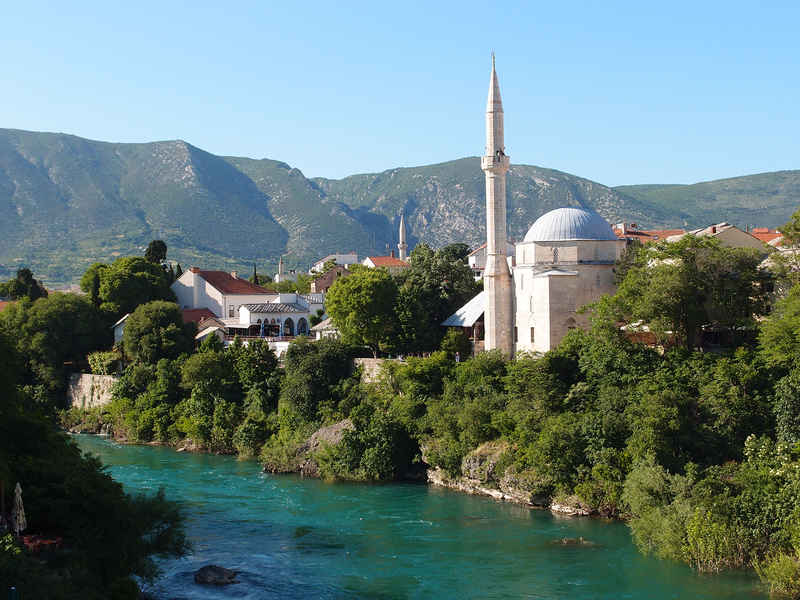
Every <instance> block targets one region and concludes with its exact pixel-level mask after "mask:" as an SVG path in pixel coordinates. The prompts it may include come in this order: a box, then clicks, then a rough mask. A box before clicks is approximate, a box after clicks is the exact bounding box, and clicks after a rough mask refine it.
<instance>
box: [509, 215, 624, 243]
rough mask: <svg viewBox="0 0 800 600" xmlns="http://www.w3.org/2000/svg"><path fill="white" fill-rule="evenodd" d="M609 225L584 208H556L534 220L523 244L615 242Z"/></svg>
mask: <svg viewBox="0 0 800 600" xmlns="http://www.w3.org/2000/svg"><path fill="white" fill-rule="evenodd" d="M618 239H619V238H618V237H617V236H616V235H615V234H614V230H613V229H611V225H609V224H608V221H606V220H605V219H604V218H603V217H601V216H600V215H599V214H597V213H596V212H594V211H593V210H588V209H585V208H557V209H555V210H551V211H550V212H548V213H545V214H543V215H542V216H541V217H539V218H538V219H536V221H535V222H534V224H533V225H531V228H530V229H528V233H527V234H525V239H524V240H523V241H525V242H557V241H561V240H600V241H610V240H613V241H616V240H618Z"/></svg>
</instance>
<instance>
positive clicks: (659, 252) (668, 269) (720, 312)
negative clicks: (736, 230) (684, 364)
mask: <svg viewBox="0 0 800 600" xmlns="http://www.w3.org/2000/svg"><path fill="white" fill-rule="evenodd" d="M762 259H763V253H760V252H758V251H757V250H752V249H747V248H725V247H722V246H721V245H720V243H719V240H716V239H714V238H711V237H694V236H691V235H688V236H685V237H684V238H683V239H682V240H680V241H679V242H675V243H667V242H663V243H661V244H657V245H653V246H646V247H643V248H640V249H639V250H638V252H637V254H636V258H635V259H634V260H632V261H631V263H632V264H630V265H628V266H627V272H626V273H625V278H624V280H623V281H622V283H621V284H620V286H619V288H618V290H617V293H616V294H615V295H614V296H613V297H612V298H611V299H610V300H609V301H601V302H598V303H596V304H595V305H594V308H595V314H598V312H605V316H606V317H608V318H609V319H612V320H613V319H617V320H623V321H625V322H628V323H630V322H633V321H643V322H645V323H646V324H647V325H648V326H649V327H650V329H651V331H653V332H654V333H655V334H656V335H658V336H659V337H660V338H661V339H662V340H664V341H667V340H668V339H669V338H670V336H674V338H675V340H676V341H677V342H678V343H680V344H681V345H683V346H685V347H687V348H694V347H695V346H696V345H697V344H698V341H699V335H700V331H701V328H702V327H703V326H707V325H708V326H716V327H722V328H726V329H728V330H731V331H735V330H736V328H742V327H749V328H753V327H754V325H755V321H754V316H755V315H761V314H765V312H766V310H767V308H768V305H767V301H768V297H769V294H768V291H767V286H766V285H765V283H766V282H767V280H768V279H769V277H768V275H767V273H766V272H763V271H761V270H760V269H759V264H760V262H761V260H762Z"/></svg>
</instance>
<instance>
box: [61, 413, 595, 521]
mask: <svg viewBox="0 0 800 600" xmlns="http://www.w3.org/2000/svg"><path fill="white" fill-rule="evenodd" d="M88 414H89V413H87V415H88ZM352 429H353V422H352V421H351V420H350V419H345V420H343V421H339V422H337V423H333V424H332V425H326V426H324V427H321V428H319V429H318V430H316V431H315V432H314V433H313V434H311V435H310V436H309V437H308V438H307V439H306V440H305V441H302V442H300V443H298V444H297V445H296V446H295V447H294V448H293V449H292V450H290V451H288V452H287V453H286V454H285V455H283V456H281V457H279V458H273V459H272V460H267V461H265V464H264V471H265V472H268V473H274V474H280V473H297V474H299V475H302V476H303V477H314V478H318V477H320V476H321V475H320V469H319V463H318V459H317V455H318V453H319V452H320V451H321V450H323V449H324V448H325V447H326V446H335V445H336V444H338V443H339V442H340V441H341V440H342V437H343V436H344V434H345V432H346V431H348V430H352ZM67 431H68V432H69V433H83V434H99V435H110V436H111V437H113V439H114V440H115V441H117V442H119V443H129V440H128V439H127V438H126V437H125V436H124V435H122V434H120V433H118V432H115V431H114V430H113V428H112V427H111V425H110V424H109V423H102V422H99V421H96V420H91V419H90V420H87V421H84V422H81V423H79V424H77V425H74V426H72V427H70V428H68V429H67ZM149 445H157V446H169V447H172V448H174V449H175V450H176V451H177V452H208V448H206V447H205V446H203V445H202V444H198V443H196V442H194V441H193V440H191V439H183V440H180V441H179V442H177V443H175V444H170V443H163V442H150V443H149ZM506 450H507V444H505V443H504V442H496V441H495V442H487V443H485V444H483V445H482V446H480V447H479V448H476V449H475V450H473V451H472V452H470V453H469V454H467V456H466V457H464V460H463V461H462V464H461V473H462V475H461V476H459V477H453V476H451V475H449V474H448V473H446V472H445V471H444V470H442V469H440V468H438V467H429V466H427V463H426V462H425V452H424V449H423V469H422V474H423V477H422V479H424V480H425V481H427V483H428V484H430V485H436V486H440V487H445V488H448V489H452V490H456V491H459V492H462V493H466V494H472V495H478V496H487V497H489V498H494V499H495V500H498V501H502V502H513V503H515V504H521V505H524V506H528V507H530V508H535V509H543V510H550V511H552V512H554V513H558V514H562V515H569V516H594V515H597V513H596V511H593V510H591V508H590V507H588V506H586V505H585V504H584V503H583V502H581V501H580V499H579V498H577V497H575V496H572V497H565V498H557V499H553V498H551V497H550V496H549V495H547V494H545V493H542V492H540V491H539V487H540V486H539V485H538V484H539V482H537V481H536V480H535V478H533V477H531V475H530V474H529V473H517V472H516V471H514V470H513V469H511V468H506V469H504V470H503V469H501V468H499V463H500V460H501V458H502V455H503V453H504V452H505V451H506ZM408 478H409V479H410V480H419V479H420V477H419V474H418V473H414V474H409V476H408ZM602 516H610V515H602Z"/></svg>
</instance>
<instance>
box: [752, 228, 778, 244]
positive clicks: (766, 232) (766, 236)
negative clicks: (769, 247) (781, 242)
mask: <svg viewBox="0 0 800 600" xmlns="http://www.w3.org/2000/svg"><path fill="white" fill-rule="evenodd" d="M750 235H752V236H753V237H754V238H758V239H760V240H761V241H762V242H764V243H765V244H769V243H770V242H771V241H772V240H774V239H777V238H779V237H781V232H780V231H776V230H774V229H770V228H769V227H753V229H751V230H750Z"/></svg>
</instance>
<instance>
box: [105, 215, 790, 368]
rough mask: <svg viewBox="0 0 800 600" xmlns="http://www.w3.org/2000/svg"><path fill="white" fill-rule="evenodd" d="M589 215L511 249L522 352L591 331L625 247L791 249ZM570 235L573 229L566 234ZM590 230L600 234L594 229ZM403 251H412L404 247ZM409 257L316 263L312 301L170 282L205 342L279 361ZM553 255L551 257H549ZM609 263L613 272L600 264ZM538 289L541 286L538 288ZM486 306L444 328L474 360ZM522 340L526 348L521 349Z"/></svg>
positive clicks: (326, 333) (760, 232) (195, 280)
mask: <svg viewBox="0 0 800 600" xmlns="http://www.w3.org/2000/svg"><path fill="white" fill-rule="evenodd" d="M576 210H577V211H578V212H580V213H581V214H577V213H576V214H575V215H573V214H572V213H571V212H569V211H576ZM564 211H567V212H569V215H567V214H566V213H565V214H563V215H562V214H561V213H562V212H564ZM583 212H587V211H585V210H583V209H557V210H556V211H551V213H553V214H551V213H548V215H549V216H548V217H547V219H546V221H543V222H540V221H537V223H539V224H538V225H536V224H535V225H536V227H531V231H534V229H535V230H536V232H535V233H533V234H531V232H529V235H527V236H526V238H525V240H524V241H523V242H517V243H515V242H513V241H511V240H507V241H506V244H505V245H506V253H505V262H506V264H507V266H508V269H509V272H510V273H511V276H512V281H513V282H514V289H515V290H516V291H515V294H516V295H519V294H520V293H522V292H523V290H527V291H525V293H524V295H525V298H524V299H521V298H517V300H516V301H515V303H514V306H515V307H516V309H515V310H516V311H517V312H516V314H515V316H514V319H515V321H520V320H524V321H525V322H526V323H528V324H527V325H526V329H525V331H524V333H523V332H521V331H520V327H519V325H517V326H515V328H514V329H515V333H514V339H515V342H514V343H513V347H514V348H516V349H529V350H535V351H545V350H546V349H547V348H550V347H553V346H554V345H555V344H557V343H558V341H559V340H560V339H561V337H563V335H564V334H565V333H566V331H568V330H569V329H570V328H571V327H575V326H582V325H585V324H584V323H583V322H579V321H580V317H577V316H576V315H575V314H574V313H575V311H576V309H577V308H579V306H578V305H577V304H580V303H584V302H589V301H591V300H592V299H593V298H594V297H595V296H597V294H600V293H609V292H611V291H613V289H612V288H613V284H611V283H610V281H611V280H610V279H609V281H608V282H606V283H605V284H603V285H600V284H598V282H599V281H600V280H601V279H602V278H601V276H600V275H599V273H600V271H599V270H598V269H600V270H604V272H605V271H608V273H611V269H612V267H613V263H614V260H616V258H617V257H618V256H619V255H620V253H621V248H623V247H624V246H626V245H629V244H632V243H636V242H638V243H641V244H650V243H655V242H659V241H667V242H676V241H678V240H680V239H681V238H682V237H684V236H686V235H695V236H700V237H703V236H711V237H714V238H716V239H719V241H720V243H721V244H722V245H724V246H729V247H737V248H755V249H760V250H764V251H765V254H767V253H769V252H771V251H774V250H783V248H782V247H781V242H782V239H783V238H782V236H781V234H780V232H778V231H776V230H774V229H769V228H766V227H760V228H758V227H757V228H746V229H744V230H743V229H740V228H739V227H736V226H735V225H732V224H730V223H727V222H722V223H717V224H714V225H709V226H708V227H704V228H699V229H694V230H689V231H687V230H684V229H661V230H654V229H641V228H639V227H638V226H637V225H636V224H635V223H627V222H619V223H615V224H613V225H608V224H607V223H606V222H605V221H604V220H603V219H602V217H600V216H599V215H597V214H596V213H593V212H591V211H589V212H588V213H587V215H583ZM543 218H544V217H543ZM575 218H577V219H588V221H581V222H579V223H577V222H576V223H572V222H571V221H570V219H575ZM587 223H590V225H587ZM401 227H403V228H404V227H405V224H404V220H403V219H401ZM565 227H566V228H567V229H568V230H569V231H567V230H564V231H562V230H563V229H564V228H565ZM587 227H588V228H589V229H591V227H594V228H595V229H592V230H591V231H589V229H587ZM570 228H572V229H570ZM556 230H558V231H557V232H556V233H557V234H556V233H553V232H554V231H556ZM573 230H574V231H573ZM576 232H577V233H576ZM598 232H600V233H602V235H600V233H598ZM401 236H402V238H403V239H405V232H404V231H402V232H401ZM537 236H538V237H541V236H544V237H553V236H555V237H558V239H559V240H560V241H556V242H554V241H553V240H542V241H539V240H538V239H536V238H537ZM529 238H530V239H529ZM570 240H573V241H570ZM581 240H583V241H581ZM603 240H608V242H605V243H609V242H615V243H614V244H613V245H614V248H615V249H614V250H613V251H609V253H608V256H607V257H606V258H607V260H599V259H598V256H599V255H598V254H597V252H599V250H596V249H593V250H592V251H591V252H592V253H593V254H592V257H593V258H591V260H587V259H586V258H585V257H583V255H582V254H581V252H586V250H580V248H583V247H584V246H586V244H587V242H589V243H591V244H594V245H595V246H598V248H599V245H602V244H599V245H598V242H599V241H603ZM531 242H532V243H531ZM403 245H404V246H405V244H404V243H403ZM528 245H530V247H531V250H530V251H529V250H527V249H526V248H527V246H528ZM398 246H400V244H398ZM571 246H574V247H575V248H576V250H575V251H574V252H577V254H575V256H574V257H573V258H570V256H571V254H570V252H571V250H570V247H571ZM587 248H588V246H587ZM405 250H406V248H405V247H401V248H400V254H402V255H403V258H402V259H401V258H398V257H397V256H395V252H394V251H392V252H391V253H390V254H389V255H388V256H366V257H364V258H361V259H359V256H358V254H357V253H355V252H347V253H333V254H328V255H326V256H324V257H323V258H321V259H319V260H318V261H316V262H315V263H313V264H312V265H311V267H310V269H309V271H308V273H309V275H312V276H315V277H314V279H313V280H312V281H311V283H310V288H311V291H310V293H308V294H300V293H294V292H292V293H285V292H284V293H281V292H275V291H270V290H267V289H265V288H264V287H262V286H260V285H256V284H254V283H252V282H250V281H248V280H247V279H244V278H242V277H240V276H239V275H238V273H236V272H235V271H234V272H227V271H214V270H202V269H199V268H196V267H192V268H190V269H189V270H187V271H186V272H184V273H183V274H182V275H181V276H180V277H179V278H178V279H177V280H176V281H175V282H174V283H173V284H172V290H173V292H174V293H175V295H176V297H177V299H178V304H179V305H180V307H181V310H182V314H183V319H184V322H193V323H195V324H196V325H197V328H198V333H197V339H198V341H199V340H202V339H204V338H205V337H207V336H208V335H216V336H218V337H219V338H220V339H221V340H222V341H223V342H224V343H226V344H228V343H230V342H231V341H232V340H233V339H234V337H236V336H238V337H239V338H240V339H242V340H244V341H245V342H246V340H248V339H252V338H265V339H267V340H268V341H269V343H270V345H271V346H272V347H273V349H275V350H276V352H278V354H281V353H282V352H283V351H285V349H286V347H287V346H288V343H289V342H290V341H291V340H292V339H294V338H295V337H297V336H301V335H302V336H309V337H311V338H312V339H315V340H319V339H322V338H324V337H331V336H335V335H338V330H337V329H336V327H335V325H334V323H333V322H332V320H331V319H330V318H329V317H328V316H327V315H326V314H325V294H326V292H327V291H328V290H329V289H330V287H331V286H332V285H333V284H334V283H335V282H336V281H337V280H338V279H339V278H342V277H347V276H349V275H351V273H352V267H353V265H361V266H364V267H368V268H373V269H375V268H377V269H386V270H388V271H389V272H390V273H392V274H396V273H399V272H401V271H402V270H404V269H407V268H408V267H409V266H410V263H409V262H408V261H407V260H405V258H406V252H405ZM548 251H549V252H550V254H547V252H548ZM557 252H558V253H557ZM603 256H605V255H603ZM564 261H566V262H564ZM467 262H468V264H469V266H470V268H471V269H472V271H473V274H474V275H475V278H476V280H480V279H482V278H483V276H484V271H485V268H486V262H487V245H486V244H485V243H484V244H481V245H480V246H478V247H477V248H475V249H474V250H473V251H472V252H470V253H469V255H468V256H467ZM601 263H602V265H605V266H602V265H601ZM526 269H527V270H526ZM576 269H577V270H576ZM586 269H589V271H590V272H591V273H592V286H599V287H597V289H596V290H594V287H591V289H589V288H586V289H584V288H583V287H581V285H582V284H581V285H578V280H579V279H580V278H581V275H580V273H581V272H582V270H586ZM528 271H530V274H529V275H528V277H530V278H531V280H530V281H531V283H530V285H532V286H533V287H528V286H527V284H526V282H525V279H526V276H525V273H526V272H528ZM589 271H587V273H588V272H589ZM542 274H544V275H546V281H548V282H550V283H551V287H552V285H553V284H554V283H555V282H558V284H559V285H558V286H556V288H553V289H551V290H550V291H549V292H548V293H547V295H546V296H547V298H546V299H548V300H549V302H544V300H543V298H545V297H544V296H542V297H539V298H538V301H537V299H536V298H537V297H538V296H537V294H539V295H541V293H542V292H541V291H536V290H538V289H539V288H537V287H536V285H539V287H541V285H540V283H541V281H545V280H542V279H541V278H542ZM558 275H564V276H567V279H560V278H557V276H558ZM537 277H538V279H537ZM584 277H585V275H584ZM571 278H576V279H575V283H572V284H570V285H569V286H568V287H567V288H564V289H563V290H561V288H562V287H563V284H565V283H568V282H569V281H568V280H571ZM296 280H297V272H296V271H294V270H292V271H287V272H284V268H283V259H282V257H281V259H280V261H279V267H278V273H276V274H275V282H276V283H279V282H280V281H296ZM540 280H541V281H540ZM537 281H539V282H540V283H539V284H537ZM603 281H605V280H604V279H603ZM576 286H577V287H576ZM573 288H574V289H573ZM558 290H561V291H560V292H559V291H558ZM580 290H583V291H580ZM592 290H594V291H592ZM579 292H580V293H579ZM486 302H487V298H486V294H485V292H481V293H479V294H478V295H477V296H475V297H474V298H473V299H472V300H470V301H469V302H468V303H467V304H466V305H465V306H464V307H462V308H461V309H459V310H458V311H457V312H456V313H454V314H453V315H452V316H451V317H449V318H448V319H447V320H445V321H444V322H443V323H442V326H443V327H457V328H460V329H462V330H463V331H464V332H465V333H466V334H467V336H468V337H469V339H470V340H471V341H472V342H473V349H474V351H476V352H478V351H481V350H482V349H483V348H484V336H485V323H484V312H485V308H486ZM543 302H544V303H543ZM551 303H552V305H551ZM573 304H574V305H575V306H573ZM550 305H551V308H550V309H548V310H546V311H545V312H546V313H548V311H549V317H548V318H545V317H544V315H545V313H542V311H543V310H545V308H546V307H547V306H550ZM564 310H566V312H564ZM526 311H527V312H526ZM553 311H555V312H553ZM561 312H564V315H562V316H564V317H565V318H564V319H559V318H558V317H559V315H560V314H561ZM567 313H569V314H567ZM536 315H538V317H537V316H536ZM312 316H314V317H316V318H315V321H317V324H316V325H312V323H313V322H314V321H312ZM127 317H128V315H125V316H124V317H122V318H121V319H120V320H119V321H118V322H117V323H115V325H114V339H115V341H119V340H121V339H122V332H123V330H124V326H125V321H126V319H127ZM537 319H538V321H542V322H543V323H546V324H547V325H546V327H545V329H544V330H543V331H542V332H541V335H542V336H545V337H543V338H542V340H544V341H540V342H539V343H537V342H536V341H535V339H534V336H536V337H537V339H538V335H539V333H538V332H537V327H536V325H535V324H534V325H530V324H529V323H533V322H534V321H537ZM551 321H552V322H551ZM561 321H563V323H561ZM520 338H522V339H520ZM523 339H524V340H525V341H522V340H523Z"/></svg>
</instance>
